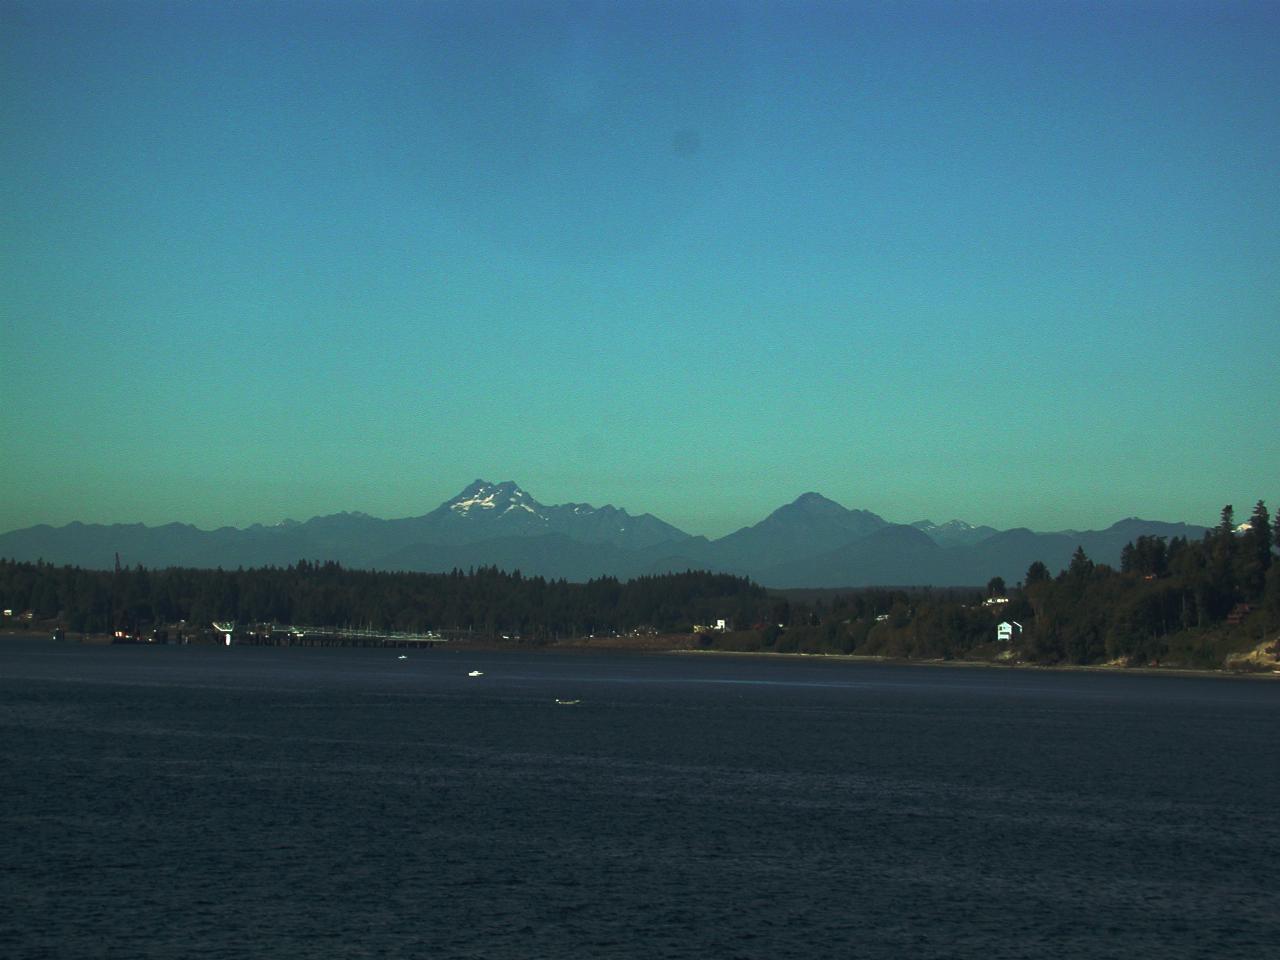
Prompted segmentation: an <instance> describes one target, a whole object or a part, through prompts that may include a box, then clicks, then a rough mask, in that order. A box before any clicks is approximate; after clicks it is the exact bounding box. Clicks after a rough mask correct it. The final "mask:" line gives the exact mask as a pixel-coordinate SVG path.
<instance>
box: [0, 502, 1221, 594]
mask: <svg viewBox="0 0 1280 960" xmlns="http://www.w3.org/2000/svg"><path fill="white" fill-rule="evenodd" d="M1204 531H1205V528H1204V527H1197V526H1191V525H1188V524H1185V523H1165V522H1161V521H1154V520H1139V519H1136V518H1129V519H1126V520H1121V521H1120V522H1118V523H1115V524H1113V525H1112V526H1110V527H1108V528H1107V529H1105V530H1085V531H1074V530H1066V531H1060V532H1056V533H1034V532H1032V531H1031V530H1027V529H1025V528H1017V529H1013V530H996V529H994V528H992V527H986V526H973V525H971V524H968V523H965V522H963V521H960V520H952V521H950V522H948V523H944V524H934V523H932V522H931V521H928V520H920V521H917V522H915V523H911V524H896V523H890V522H888V521H886V520H885V519H883V518H882V517H880V516H878V515H876V514H874V513H872V512H870V511H868V510H850V509H848V508H846V507H843V506H841V505H840V504H838V503H836V502H835V501H833V500H829V499H827V498H826V497H824V496H822V495H821V494H818V493H805V494H803V495H801V496H800V497H798V498H797V499H796V500H794V501H792V502H791V503H788V504H786V505H784V506H782V507H779V508H778V509H777V510H775V511H773V512H772V513H771V514H769V515H768V516H767V517H765V518H764V519H763V520H761V521H760V522H759V523H756V524H753V525H752V526H749V527H743V528H742V529H740V530H736V531H734V532H733V533H730V534H728V535H727V536H724V537H721V538H719V539H716V540H709V539H707V538H706V537H701V536H692V535H690V534H687V533H685V532H684V531H682V530H679V529H677V528H676V527H674V526H672V525H671V524H669V523H666V522H664V521H662V520H660V519H658V518H657V517H654V516H652V515H651V514H647V513H645V514H640V515H639V516H633V515H631V514H629V513H628V512H627V511H626V510H623V509H620V508H618V507H614V506H612V505H606V506H603V507H593V506H591V505H590V504H586V503H563V504H558V505H553V506H548V505H545V504H542V503H539V502H538V501H537V500H535V499H534V498H533V497H532V496H531V495H530V494H529V493H527V492H526V491H524V490H522V489H521V488H520V487H519V486H518V485H517V484H515V483H514V482H512V481H506V482H504V483H491V482H489V481H485V480H476V481H475V482H474V483H472V484H470V485H469V486H468V487H467V488H466V489H464V490H463V491H462V492H461V493H459V494H458V495H457V496H455V497H453V498H452V499H450V500H446V501H445V502H444V503H442V504H441V505H440V506H438V507H437V508H436V509H434V510H432V511H431V512H430V513H427V514H424V515H422V516H419V517H406V518H403V519H399V520H382V519H378V518H377V517H371V516H369V515H367V514H363V513H337V514H331V515H329V516H323V517H314V518H312V519H310V520H307V521H305V522H298V521H293V520H286V521H284V522H283V523H279V524H275V525H272V526H263V525H261V524H254V525H253V526H251V527H247V528H244V529H238V528H235V527H221V528H219V529H217V530H200V529H198V528H196V527H194V526H191V525H189V524H181V523H171V524H167V525H165V526H159V527H148V526H144V525H142V524H111V525H101V524H84V523H78V522H77V523H70V524H67V525H66V526H62V527H52V526H48V525H45V524H42V525H39V526H34V527H27V528H25V529H22V530H14V531H11V532H9V533H5V534H0V557H6V558H11V559H15V560H28V561H34V560H37V559H43V560H44V561H45V562H48V563H55V564H74V565H77V566H82V567H88V568H97V569H101V568H109V567H111V566H112V564H114V563H115V559H116V556H117V555H118V556H119V558H120V561H121V562H122V563H125V564H127V565H130V566H132V565H134V564H142V565H143V566H146V567H166V566H186V567H224V568H234V567H241V566H243V567H251V566H266V565H275V566H285V565H288V564H292V563H296V562H297V561H299V560H301V559H305V560H335V561H337V562H339V563H341V564H343V565H344V566H348V567H357V568H367V569H378V570H414V571H427V572H438V571H449V570H452V569H455V568H456V569H462V570H465V569H468V568H471V567H479V566H497V567H501V568H503V569H507V570H520V571H521V572H523V573H525V574H526V575H530V576H534V575H537V576H544V577H549V578H564V579H567V580H573V581H582V580H588V579H591V578H593V577H600V576H605V575H608V576H615V577H619V578H631V577H636V576H643V575H650V574H660V573H666V572H669V571H678V570H686V569H706V570H716V571H723V572H726V573H734V574H739V575H743V576H748V577H751V578H752V579H753V580H755V581H756V582H758V583H761V584H763V585H765V586H769V587H778V588H784V587H855V586H868V585H895V586H907V585H933V586H964V585H981V584H985V583H986V582H987V581H988V580H989V579H990V578H991V577H994V576H1000V577H1003V578H1004V579H1005V580H1006V581H1007V582H1009V583H1014V582H1016V581H1019V580H1021V579H1022V578H1023V575H1024V574H1025V573H1026V570H1027V567H1028V566H1029V565H1030V564H1031V563H1032V562H1033V561H1036V560H1040V561H1042V562H1043V563H1045V564H1046V565H1047V566H1048V567H1049V569H1050V570H1051V571H1055V572H1056V571H1057V570H1060V569H1062V568H1063V567H1065V566H1066V565H1067V563H1068V562H1069V560H1070V558H1071V554H1072V553H1073V552H1074V551H1075V549H1076V548H1077V547H1083V548H1084V550H1085V552H1086V553H1087V554H1088V555H1089V556H1090V558H1092V559H1093V560H1095V561H1097V562H1100V563H1109V564H1112V565H1116V564H1118V563H1119V557H1120V551H1121V550H1122V549H1123V547H1124V545H1125V544H1126V543H1128V542H1130V541H1131V540H1134V539H1136V538H1137V537H1139V536H1142V535H1149V536H1160V537H1174V536H1180V537H1189V538H1199V537H1200V536H1202V535H1203V533H1204Z"/></svg>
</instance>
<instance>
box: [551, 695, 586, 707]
mask: <svg viewBox="0 0 1280 960" xmlns="http://www.w3.org/2000/svg"><path fill="white" fill-rule="evenodd" d="M581 702H582V701H581V700H561V699H560V698H559V697H556V703H558V704H560V706H562V707H574V706H577V705H578V704H580V703H581Z"/></svg>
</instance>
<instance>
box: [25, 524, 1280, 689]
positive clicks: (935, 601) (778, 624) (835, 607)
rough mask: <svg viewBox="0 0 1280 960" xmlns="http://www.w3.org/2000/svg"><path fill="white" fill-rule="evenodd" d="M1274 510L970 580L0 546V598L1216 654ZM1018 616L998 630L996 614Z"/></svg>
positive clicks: (901, 653)
mask: <svg viewBox="0 0 1280 960" xmlns="http://www.w3.org/2000/svg"><path fill="white" fill-rule="evenodd" d="M1277 548H1280V523H1274V524H1273V522H1272V519H1271V517H1270V515H1269V513H1268V511H1267V508H1266V506H1265V504H1264V503H1263V502H1262V501H1259V502H1258V504H1257V506H1256V507H1255V509H1254V511H1253V514H1252V516H1251V517H1250V519H1249V521H1248V523H1247V524H1245V525H1243V526H1242V528H1241V529H1237V526H1236V522H1235V515H1234V510H1233V509H1232V507H1231V506H1226V507H1224V508H1223V510H1222V514H1221V518H1220V522H1219V523H1218V525H1217V526H1216V527H1214V528H1213V529H1211V530H1209V531H1207V532H1206V533H1205V535H1204V537H1203V538H1201V539H1188V538H1185V537H1174V538H1171V539H1166V538H1164V537H1154V536H1143V537H1139V538H1137V540H1135V541H1133V542H1131V543H1129V544H1128V545H1127V546H1126V547H1125V548H1124V550H1123V551H1122V553H1121V557H1120V565H1119V568H1118V569H1117V568H1113V567H1111V566H1109V565H1107V564H1102V563H1095V562H1094V561H1093V560H1091V559H1090V558H1089V557H1088V556H1086V555H1085V552H1084V550H1083V549H1077V550H1076V553H1075V555H1074V556H1073V557H1072V559H1071V562H1070V563H1069V564H1068V566H1067V567H1066V568H1065V569H1063V570H1062V571H1060V572H1059V573H1057V574H1056V575H1054V574H1053V573H1052V572H1051V571H1050V570H1049V569H1048V568H1047V567H1046V566H1045V564H1043V563H1041V562H1039V561H1037V562H1034V563H1032V564H1031V565H1030V567H1029V568H1028V569H1027V572H1026V575H1025V578H1024V579H1023V580H1022V581H1021V582H1019V583H1017V584H1015V585H1013V586H1012V587H1007V586H1006V585H1005V584H1004V582H1003V581H1002V580H1000V578H998V577H997V578H993V579H992V580H991V581H990V582H989V583H988V584H987V587H986V589H985V590H981V589H978V588H971V589H960V588H946V589H930V588H914V589H909V590H908V589H896V590H895V589H881V588H861V589H856V590H849V591H798V590H797V591H766V590H765V589H764V588H762V587H760V586H758V585H756V584H754V583H752V582H751V581H749V580H747V579H745V578H742V577H736V576H732V575H729V574H722V573H709V572H705V571H686V572H684V573H675V574H665V575H657V576H649V577H639V578H637V579H633V580H629V581H626V582H621V581H619V580H617V579H615V578H613V577H601V578H599V579H595V580H591V581H589V582H587V583H569V582H567V581H564V580H547V579H544V578H542V577H525V576H522V575H521V574H520V573H519V572H506V571H502V570H499V569H497V568H496V567H482V568H479V569H475V570H469V571H466V572H464V571H461V570H454V571H453V572H452V573H448V574H428V573H397V572H380V571H369V570H350V569H346V568H344V567H342V566H341V565H339V564H337V563H332V562H328V563H315V562H310V561H305V560H304V561H300V562H298V563H297V564H295V565H292V566H288V567H263V568H253V569H248V570H245V569H241V570H234V571H227V570H221V569H219V570H197V569H188V568H166V569H163V570H148V569H146V568H144V567H141V566H137V567H133V568H123V569H120V568H118V569H116V570H115V571H96V570H84V569H81V568H79V567H70V566H61V567H59V566H53V565H50V564H44V563H39V562H37V563H19V562H15V561H0V603H3V605H4V606H5V607H9V608H13V609H16V610H30V611H32V613H33V615H34V617H35V618H37V619H39V620H42V621H50V620H56V621H57V622H59V623H60V624H61V625H63V626H64V627H65V628H67V629H69V630H72V631H82V632H111V631H113V630H117V629H126V630H129V631H131V632H140V631H142V630H145V629H147V628H148V627H152V626H157V625H166V624H174V623H178V622H181V621H186V622H187V623H188V624H194V625H197V626H207V625H209V624H210V623H211V622H212V621H213V620H219V621H222V620H235V621H238V622H239V623H242V624H252V623H278V624H293V625H305V626H359V627H370V628H374V629H378V630H402V631H414V632H422V631H428V630H437V631H466V632H470V633H473V634H476V635H479V636H487V637H497V636H503V635H505V636H510V637H519V638H520V639H521V640H522V641H525V642H531V643H541V642H548V641H553V640H556V639H561V638H568V637H582V636H587V635H608V634H612V633H624V632H631V631H636V630H641V631H653V632H660V633H686V634H687V633H691V632H692V631H693V630H694V628H695V627H696V626H698V625H700V624H711V623H715V621H716V620H718V619H724V620H727V621H728V622H729V623H730V624H731V625H732V627H733V628H735V629H731V630H730V631H729V632H728V633H724V634H721V633H718V632H711V631H707V632H705V633H704V634H703V635H702V637H701V641H700V642H701V643H702V644H703V645H704V646H710V647H716V648H722V649H731V650H764V651H776V652H806V653H843V654H864V655H879V656H888V657H905V658H918V659H951V658H989V659H1010V658H1013V659H1022V660H1030V661H1034V662H1040V663H1046V664H1054V663H1076V664H1089V663H1100V662H1123V663H1128V664H1143V663H1152V662H1156V663H1177V664H1180V665H1184V666H1207V667H1216V666H1220V665H1221V664H1222V661H1223V658H1224V656H1225V655H1226V654H1227V653H1231V652H1235V651H1238V650H1241V649H1245V648H1247V647H1251V646H1253V645H1255V644H1256V643H1258V642H1259V641H1261V640H1263V639H1264V638H1265V637H1266V636H1267V635H1268V632H1269V631H1276V630H1280V564H1277V563H1275V562H1274V561H1275V550H1276V549H1277ZM1001 620H1007V621H1009V622H1012V623H1016V624H1018V625H1019V626H1020V627H1021V628H1022V629H1021V631H1020V632H1019V633H1017V634H1015V636H1014V637H1013V638H1012V639H1011V641H1009V642H1008V643H1001V642H997V640H996V636H995V628H996V624H997V622H999V621H1001Z"/></svg>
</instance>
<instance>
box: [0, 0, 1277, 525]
mask: <svg viewBox="0 0 1280 960" xmlns="http://www.w3.org/2000/svg"><path fill="white" fill-rule="evenodd" d="M1278 43H1280V5H1277V4H1275V3H1274V2H1263V3H1236V2H1229V0H1228V2H1223V0H1214V2H1176V0H1168V2H1154V3H1144V2H1133V3H1123V4H1116V3H1111V2H1107V3H1090V2H1070V3H1066V2H1055V0H1046V2H1037V3H1024V2H1020V0H1019V2H999V0H997V2H983V3H977V2H973V3H969V2H947V3H943V2H924V3H909V2H908V3H896V2H895V3H834V2H826V3H803V2H794V3H782V2H777V0H759V2H750V3H747V2H742V3H725V4H717V3H712V2H700V3H696V4H688V3H646V2H640V0H629V2H626V3H616V2H604V3H572V2H564V0H557V2H532V0H531V2H499V0H469V2H461V0H459V2H437V3H404V4H397V3H383V2H380V3H367V2H354V0H350V2H341V0H306V2H278V3H259V2H224V0H219V2H216V3H215V2H204V0H188V2H169V3H154V2H145V0H130V2H120V0H96V2H67V0H36V2H26V0H18V2H15V0H0V444H2V449H3V453H0V530H10V529H16V528H21V527H25V526H29V525H32V524H36V523H52V524H63V523H67V522H70V521H72V520H81V521H84V522H99V523H114V522H143V523H148V524H158V523H167V522H171V521H182V522H190V523H195V524H196V525H197V526H201V527H205V528H212V527H217V526H222V525H227V524H230V525H234V526H245V525H248V524H251V523H257V522H260V523H274V522H277V521H279V520H281V519H284V518H293V519H299V520H303V519H307V518H309V517H311V516H315V515H320V514H328V513H335V512H338V511H342V510H359V511H363V512H366V513H370V514H373V515H375V516H381V517H403V516H415V515H419V514H422V513H426V512H428V511H429V510H431V509H433V508H435V507H436V506H438V505H439V504H440V503H441V502H442V501H444V500H445V499H447V498H449V497H451V496H453V495H454V494H456V493H457V492H459V491H460V490H461V489H462V488H463V487H465V486H466V485H467V484H468V483H470V482H471V481H472V480H474V479H476V478H485V479H488V480H493V481H500V480H507V479H513V480H516V481H517V482H518V483H520V485H521V486H522V487H524V488H525V489H526V490H527V491H529V493H530V494H532V495H533V496H534V497H536V498H537V499H538V500H540V501H542V502H544V503H561V502H567V501H574V502H589V503H593V504H596V505H602V504H604V503H612V504H614V505H616V506H621V507H624V508H626V509H627V510H629V511H630V512H632V513H653V514H655V515H657V516H659V517H661V518H662V519H664V520H666V521H668V522H670V523H673V524H675V525H676V526H678V527H680V528H681V529H684V530H686V531H688V532H690V533H701V534H706V535H708V536H720V535H723V534H725V533H728V532H730V531H732V530H734V529H736V528H738V527H741V526H743V525H746V524H750V523H754V522H756V521H758V520H759V519H761V518H762V517H764V516H765V515H766V514H767V513H769V512H770V511H771V510H773V509H775V508H776V507H778V506H780V505H782V504H784V503H786V502H789V501H791V500H793V499H794V498H795V497H797V496H798V495H800V494H801V493H803V492H806V491H810V490H814V491H818V492H821V493H823V494H825V495H826V496H828V497H830V498H832V499H834V500H836V501H838V502H840V503H842V504H844V505H845V506H848V507H851V508H861V509H868V510H873V511H875V512H876V513H879V514H881V515H882V516H884V517H885V518H886V519H889V520H891V521H898V522H911V521H914V520H919V519H923V518H929V519H932V520H935V521H938V522H942V521H944V520H948V519H951V518H953V517H959V518H961V519H964V520H967V521H969V522H972V523H975V524H981V523H986V524H991V525H993V526H996V527H1000V528H1007V527H1013V526H1027V527H1031V528H1033V529H1036V530H1057V529H1065V528H1074V529H1096V528H1101V527H1105V526H1107V525H1109V524H1111V523H1112V522H1114V521H1116V520H1118V519H1121V518H1122V517H1126V516H1140V517H1144V518H1147V519H1161V520H1184V521H1187V522H1193V523H1203V524H1207V525H1209V524H1212V523H1214V522H1215V521H1216V520H1217V517H1218V512H1219V510H1220V508H1221V506H1222V505H1223V504H1224V503H1228V502H1231V503H1234V505H1235V507H1236V513H1237V516H1238V517H1241V516H1244V517H1247V515H1248V513H1249V512H1250V511H1251V509H1252V505H1253V503H1254V502H1255V501H1256V500H1258V499H1264V500H1268V502H1269V503H1270V505H1271V506H1272V507H1273V508H1280V403H1277V390H1276V383H1277V373H1278V372H1280V109H1277V104H1278V103H1280V57H1277V56H1276V55H1275V51H1276V49H1277V45H1278Z"/></svg>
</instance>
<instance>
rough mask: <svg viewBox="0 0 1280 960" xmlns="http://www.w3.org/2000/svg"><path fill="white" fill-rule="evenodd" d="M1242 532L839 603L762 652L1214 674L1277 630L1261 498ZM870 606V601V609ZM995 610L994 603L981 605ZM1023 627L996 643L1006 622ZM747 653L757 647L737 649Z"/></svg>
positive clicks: (1277, 577)
mask: <svg viewBox="0 0 1280 960" xmlns="http://www.w3.org/2000/svg"><path fill="white" fill-rule="evenodd" d="M1242 526H1243V529H1237V527H1236V521H1235V514H1234V510H1233V508H1232V507H1231V506H1230V505H1228V506H1226V507H1224V508H1223V510H1222V514H1221V519H1220V522H1219V523H1218V525H1217V526H1216V527H1215V528H1213V529H1211V530H1209V531H1207V532H1206V533H1205V535H1204V537H1203V538H1202V539H1198V540H1192V539H1188V538H1186V537H1174V538H1171V539H1167V538H1164V537H1155V536H1143V537H1139V538H1138V539H1137V540H1136V541H1132V542H1130V543H1129V544H1128V545H1127V546H1126V547H1125V548H1124V550H1123V551H1122V553H1121V557H1120V567H1119V569H1116V568H1113V567H1111V566H1109V565H1107V564H1102V563H1095V562H1094V561H1093V560H1091V559H1090V558H1089V557H1088V556H1087V555H1086V554H1085V552H1084V550H1083V549H1082V548H1077V550H1076V552H1075V555H1074V556H1073V557H1072V559H1071V562H1070V563H1069V564H1068V566H1067V567H1066V568H1065V569H1063V570H1062V571H1060V572H1059V573H1058V574H1057V575H1056V576H1055V575H1053V574H1052V573H1051V571H1050V570H1049V569H1048V568H1047V567H1046V566H1045V564H1043V563H1041V562H1039V561H1036V562H1034V563H1032V564H1031V565H1030V567H1029V568H1028V569H1027V572H1026V576H1025V578H1024V579H1023V580H1022V581H1021V582H1020V583H1017V584H1015V585H1013V587H1011V588H1010V587H1006V585H1005V583H1004V582H1003V580H1001V579H1000V578H998V577H997V578H993V579H992V580H991V581H990V582H989V583H988V584H987V588H986V590H985V591H971V592H970V593H969V594H968V595H967V596H966V595H964V594H963V592H962V591H950V592H945V591H943V592H935V591H927V590H926V591H916V592H914V593H908V592H905V591H898V592H889V593H885V592H884V591H880V592H878V593H876V592H872V593H866V592H864V593H862V594H860V595H848V596H845V595H842V596H838V597H836V598H834V600H832V601H831V602H830V603H829V604H828V605H826V607H825V608H822V609H818V610H814V611H810V612H809V614H808V617H807V620H806V622H804V623H801V624H793V625H792V626H791V627H790V629H788V630H786V631H778V630H776V628H775V629H770V630H766V631H765V632H764V633H763V634H762V635H761V636H760V637H759V644H760V648H761V649H771V650H778V651H799V652H808V653H846V654H848V653H854V654H867V655H881V656H890V657H906V658H919V659H950V658H975V657H976V658H982V659H1006V658H1007V659H1020V660H1027V661H1032V662H1038V663H1044V664H1064V663H1071V664H1096V663H1105V662H1120V663H1125V664H1129V665H1139V664H1150V663H1163V664H1177V665H1180V666H1189V667H1190V666H1194V667H1219V666H1221V665H1222V663H1223V660H1224V658H1225V657H1226V655H1227V654H1230V653H1236V652H1240V651H1243V650H1247V649H1251V648H1252V647H1254V646H1256V645H1257V644H1258V643H1260V642H1262V641H1264V640H1265V639H1267V638H1268V637H1270V638H1272V639H1274V638H1275V635H1276V633H1277V632H1278V631H1280V563H1276V562H1275V560H1276V557H1275V550H1276V549H1280V523H1276V524H1273V523H1272V520H1271V517H1270V516H1269V514H1268V511H1267V508H1266V505H1265V504H1264V503H1263V502H1262V501H1258V504H1257V506H1256V507H1255V508H1254V511H1253V514H1252V516H1251V517H1250V519H1249V521H1248V523H1247V524H1246V525H1242ZM872 600H873V601H874V602H868V601H872ZM986 601H990V602H986ZM1002 620H1003V621H1007V622H1011V623H1016V624H1018V625H1019V626H1020V627H1021V628H1022V629H1021V632H1020V633H1016V634H1015V635H1014V637H1013V638H1012V639H1011V641H1009V642H1008V643H1001V642H998V641H997V640H996V624H997V623H998V622H999V621H1002ZM738 642H739V643H740V645H741V646H743V647H744V648H750V647H751V644H752V643H753V642H755V641H754V640H753V639H752V638H743V639H742V640H740V641H738Z"/></svg>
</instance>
